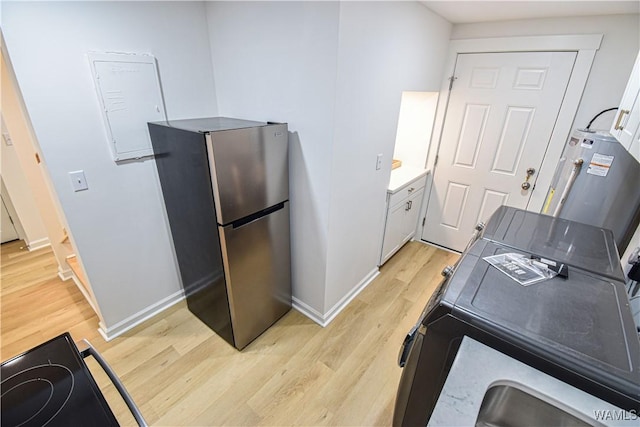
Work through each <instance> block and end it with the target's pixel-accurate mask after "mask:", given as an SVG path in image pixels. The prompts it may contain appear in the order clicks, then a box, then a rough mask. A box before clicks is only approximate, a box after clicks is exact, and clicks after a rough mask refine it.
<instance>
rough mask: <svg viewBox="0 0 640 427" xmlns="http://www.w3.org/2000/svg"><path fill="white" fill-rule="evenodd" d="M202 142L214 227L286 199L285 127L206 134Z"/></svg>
mask: <svg viewBox="0 0 640 427" xmlns="http://www.w3.org/2000/svg"><path fill="white" fill-rule="evenodd" d="M206 139H207V151H208V155H209V163H210V165H211V175H212V176H211V181H212V183H213V194H214V198H215V202H216V216H217V221H218V224H221V225H227V224H229V223H231V222H233V221H235V220H237V219H240V218H244V217H246V216H248V215H250V214H252V213H255V212H259V211H261V210H263V209H265V208H268V207H270V206H273V205H276V204H278V203H280V202H283V201H285V200H288V199H289V165H288V156H287V146H288V133H287V125H286V124H272V125H266V126H259V127H253V128H245V129H233V130H224V131H217V132H210V133H208V134H207V136H206Z"/></svg>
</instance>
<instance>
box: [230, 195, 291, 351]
mask: <svg viewBox="0 0 640 427" xmlns="http://www.w3.org/2000/svg"><path fill="white" fill-rule="evenodd" d="M278 207H280V209H278V210H276V211H274V212H271V213H270V214H268V215H266V216H262V217H259V218H257V219H255V220H253V221H251V222H248V223H244V224H243V223H242V222H241V224H240V225H238V224H229V225H227V226H224V227H223V226H220V227H219V230H220V241H221V245H222V257H223V262H224V269H225V276H226V278H227V293H228V295H229V306H230V311H231V324H232V328H233V337H234V340H235V346H236V347H237V348H238V349H242V348H243V347H245V346H246V345H247V344H249V343H250V342H251V341H253V340H254V339H255V338H256V337H257V336H258V335H260V334H261V333H262V332H264V331H265V330H266V329H267V328H269V326H271V325H272V324H274V323H275V322H276V321H277V320H278V319H279V318H280V317H282V316H283V315H284V314H285V313H287V311H289V308H290V307H291V262H290V259H291V249H290V243H289V203H288V202H285V203H283V204H282V205H280V206H278Z"/></svg>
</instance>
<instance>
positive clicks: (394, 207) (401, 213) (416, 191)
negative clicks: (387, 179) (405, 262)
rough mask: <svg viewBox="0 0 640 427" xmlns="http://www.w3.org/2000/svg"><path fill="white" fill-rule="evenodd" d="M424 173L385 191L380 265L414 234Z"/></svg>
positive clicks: (422, 189)
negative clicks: (384, 217)
mask: <svg viewBox="0 0 640 427" xmlns="http://www.w3.org/2000/svg"><path fill="white" fill-rule="evenodd" d="M425 182H426V171H422V173H421V174H420V175H419V176H418V177H416V178H414V179H413V180H411V181H409V182H407V183H406V184H403V185H402V186H400V187H398V188H391V189H389V190H388V191H387V215H386V220H385V228H384V238H383V242H382V251H381V254H380V264H379V265H382V264H384V263H385V262H386V261H387V260H388V259H389V258H391V256H392V255H393V254H395V253H396V252H397V251H398V250H399V249H400V248H401V247H402V246H403V245H404V244H405V243H407V242H408V241H409V240H410V239H411V238H412V237H413V236H414V235H415V233H416V226H417V224H418V216H419V215H420V204H421V203H422V196H423V194H424V186H425Z"/></svg>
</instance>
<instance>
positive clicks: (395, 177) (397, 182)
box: [387, 165, 429, 194]
mask: <svg viewBox="0 0 640 427" xmlns="http://www.w3.org/2000/svg"><path fill="white" fill-rule="evenodd" d="M428 173H429V169H421V168H417V167H415V166H409V165H402V166H400V167H399V168H396V169H392V170H391V178H389V187H387V192H388V193H391V194H393V193H395V192H397V191H398V190H399V189H401V188H402V187H404V186H405V185H407V184H408V183H410V182H411V181H415V180H416V179H418V178H421V177H423V176H425V175H427V174H428Z"/></svg>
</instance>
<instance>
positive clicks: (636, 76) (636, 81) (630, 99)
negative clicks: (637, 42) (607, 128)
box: [611, 53, 640, 161]
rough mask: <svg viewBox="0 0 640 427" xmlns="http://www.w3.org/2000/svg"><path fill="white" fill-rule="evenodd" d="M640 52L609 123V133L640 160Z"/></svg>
mask: <svg viewBox="0 0 640 427" xmlns="http://www.w3.org/2000/svg"><path fill="white" fill-rule="evenodd" d="M639 128H640V53H639V54H638V57H637V58H636V63H635V65H634V66H633V71H631V77H630V78H629V82H628V83H627V88H626V89H625V91H624V94H623V95H622V100H621V101H620V106H619V108H618V113H617V114H616V117H615V119H614V121H613V124H612V125H611V134H612V135H613V136H615V137H616V138H617V139H618V141H620V143H621V144H622V145H623V146H624V147H625V148H626V149H627V150H629V152H631V154H632V155H633V156H634V157H635V158H636V159H638V161H640V142H638V138H639V137H640V132H639Z"/></svg>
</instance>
